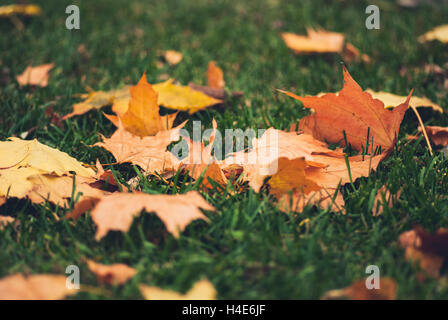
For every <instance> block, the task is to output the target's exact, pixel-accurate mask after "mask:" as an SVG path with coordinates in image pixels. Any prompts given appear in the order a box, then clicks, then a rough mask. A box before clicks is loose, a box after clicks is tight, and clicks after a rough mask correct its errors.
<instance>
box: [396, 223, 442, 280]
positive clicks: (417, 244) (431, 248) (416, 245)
mask: <svg viewBox="0 0 448 320" xmlns="http://www.w3.org/2000/svg"><path fill="white" fill-rule="evenodd" d="M399 241H400V244H401V246H402V247H403V248H404V249H405V255H406V260H411V261H413V262H414V263H418V264H419V265H420V268H421V269H422V270H424V271H425V272H426V274H428V275H429V276H431V277H434V278H438V277H440V270H441V268H442V266H443V263H444V261H445V259H446V257H447V256H448V229H446V228H440V229H438V230H437V231H436V233H434V234H429V233H428V232H426V231H425V230H424V229H423V228H422V227H421V226H418V225H417V226H415V227H414V228H413V230H410V231H406V232H403V233H402V234H401V235H400V238H399Z"/></svg>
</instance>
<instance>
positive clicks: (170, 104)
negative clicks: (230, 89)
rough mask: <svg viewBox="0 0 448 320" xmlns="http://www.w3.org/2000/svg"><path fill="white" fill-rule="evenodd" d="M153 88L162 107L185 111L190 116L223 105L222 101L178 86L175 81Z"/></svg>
mask: <svg viewBox="0 0 448 320" xmlns="http://www.w3.org/2000/svg"><path fill="white" fill-rule="evenodd" d="M153 88H154V90H155V91H157V93H158V94H159V104H160V105H162V106H164V107H165V108H168V109H173V110H179V111H185V112H188V113H189V114H193V113H195V112H198V111H201V110H204V109H206V108H208V107H211V106H213V105H215V104H219V103H222V101H221V100H218V99H215V98H213V97H209V96H207V95H206V94H204V93H202V92H200V91H196V90H193V89H191V88H190V87H183V86H179V85H176V84H174V83H173V80H168V81H165V82H162V83H158V84H155V85H154V86H153Z"/></svg>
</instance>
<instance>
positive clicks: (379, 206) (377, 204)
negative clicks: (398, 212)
mask: <svg viewBox="0 0 448 320" xmlns="http://www.w3.org/2000/svg"><path fill="white" fill-rule="evenodd" d="M400 196H401V190H398V192H397V193H395V194H392V193H391V192H390V190H389V188H388V187H387V185H384V186H382V187H381V188H379V189H378V191H377V193H376V196H375V200H373V207H372V215H373V216H379V215H380V214H382V213H383V210H384V206H386V205H387V206H388V207H389V208H393V205H394V203H395V202H396V201H397V200H398V199H399V198H400ZM383 199H384V200H383Z"/></svg>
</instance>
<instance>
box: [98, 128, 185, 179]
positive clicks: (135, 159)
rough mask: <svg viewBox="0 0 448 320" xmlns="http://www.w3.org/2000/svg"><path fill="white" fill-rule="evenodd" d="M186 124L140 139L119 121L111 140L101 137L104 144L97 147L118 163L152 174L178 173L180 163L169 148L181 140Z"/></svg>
mask: <svg viewBox="0 0 448 320" xmlns="http://www.w3.org/2000/svg"><path fill="white" fill-rule="evenodd" d="M185 123H186V122H184V123H183V124H181V125H180V126H178V127H177V128H175V129H171V130H165V131H160V132H158V133H157V134H156V135H155V136H147V137H138V136H135V135H133V134H132V133H129V132H128V131H126V130H125V129H124V127H123V125H122V124H121V122H120V121H119V123H118V129H117V130H116V131H115V133H114V134H113V135H112V136H111V137H110V138H105V137H104V136H102V135H101V137H102V140H103V142H98V143H96V144H95V146H99V147H102V148H104V149H106V150H108V151H109V152H110V153H112V154H113V156H114V157H115V159H116V161H117V162H118V163H125V162H129V163H132V164H135V165H138V166H139V167H140V168H142V169H143V170H145V172H147V173H150V174H154V173H156V172H158V173H164V172H165V171H176V170H177V169H178V167H179V161H178V160H177V158H176V157H175V156H174V155H173V154H172V153H171V152H169V151H168V150H167V147H168V145H169V144H170V143H172V142H174V141H177V140H179V138H180V129H181V128H182V127H183V126H184V125H185Z"/></svg>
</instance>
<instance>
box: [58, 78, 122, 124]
mask: <svg viewBox="0 0 448 320" xmlns="http://www.w3.org/2000/svg"><path fill="white" fill-rule="evenodd" d="M129 89H130V86H124V87H123V88H121V89H118V90H111V91H93V92H91V93H89V94H87V96H86V95H82V97H84V98H86V100H84V101H82V102H80V103H77V104H75V105H73V112H71V113H69V114H66V115H65V116H63V117H62V120H66V119H68V118H71V117H73V116H75V115H81V114H84V113H86V112H88V111H90V110H94V109H96V110H98V109H101V108H103V107H105V106H108V105H111V104H112V103H114V102H115V103H117V104H119V103H120V101H125V104H126V107H125V111H124V112H126V110H127V106H128V104H129V99H130V94H129Z"/></svg>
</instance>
